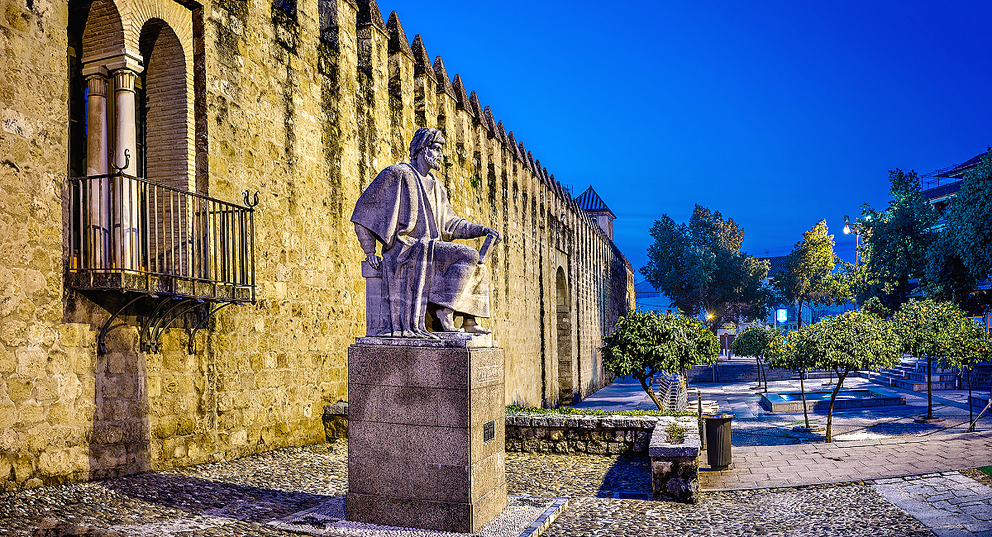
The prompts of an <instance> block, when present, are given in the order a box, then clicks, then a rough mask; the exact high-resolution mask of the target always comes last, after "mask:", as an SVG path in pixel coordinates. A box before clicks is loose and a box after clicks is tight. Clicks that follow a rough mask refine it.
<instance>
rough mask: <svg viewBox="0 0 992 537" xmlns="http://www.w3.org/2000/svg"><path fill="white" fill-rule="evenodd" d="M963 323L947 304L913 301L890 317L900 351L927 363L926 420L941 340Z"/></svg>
mask: <svg viewBox="0 0 992 537" xmlns="http://www.w3.org/2000/svg"><path fill="white" fill-rule="evenodd" d="M963 320H965V316H964V312H962V311H961V309H960V308H958V307H957V306H955V305H954V304H952V303H950V302H935V301H933V300H929V299H928V300H913V301H910V302H907V303H905V304H903V305H902V307H901V308H899V311H897V312H896V313H895V315H893V316H892V322H893V323H895V327H896V331H897V332H898V334H899V338H900V340H901V341H902V350H903V352H907V353H909V354H911V355H912V356H916V357H919V358H926V359H927V417H926V419H933V388H932V385H931V382H930V377H931V375H932V374H933V362H934V360H935V359H937V360H941V361H942V362H941V363H943V360H944V358H943V354H942V353H943V352H944V350H945V348H944V346H943V345H942V340H943V339H944V338H946V337H948V335H949V333H950V331H951V330H952V329H953V328H954V327H956V326H958V324H959V323H961V322H962V321H963Z"/></svg>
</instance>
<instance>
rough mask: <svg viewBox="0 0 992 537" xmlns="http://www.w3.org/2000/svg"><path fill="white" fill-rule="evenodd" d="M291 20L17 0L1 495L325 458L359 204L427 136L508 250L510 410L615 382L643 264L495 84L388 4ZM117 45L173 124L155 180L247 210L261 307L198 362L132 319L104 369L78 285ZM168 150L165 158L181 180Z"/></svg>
mask: <svg viewBox="0 0 992 537" xmlns="http://www.w3.org/2000/svg"><path fill="white" fill-rule="evenodd" d="M282 4H284V3H280V5H282ZM294 4H295V9H293V10H281V9H275V8H274V6H273V5H272V4H271V3H269V2H246V1H243V0H211V1H208V2H203V3H202V4H200V3H197V2H182V3H178V2H175V1H173V0H95V1H94V2H92V3H89V2H82V1H76V0H73V1H69V0H34V1H26V0H9V1H7V2H6V3H5V4H4V9H3V12H2V13H0V15H2V16H0V50H2V52H3V55H2V57H3V58H4V60H3V62H0V488H5V489H21V488H29V487H35V486H40V485H43V484H46V483H47V484H51V483H61V482H66V481H78V480H85V479H90V478H96V477H106V476H112V475H119V474H124V473H132V472H137V471H142V470H145V469H156V470H161V469H168V468H172V467H175V466H186V465H191V464H197V463H202V462H210V461H216V460H224V459H230V458H235V457H240V456H244V455H247V454H251V453H257V452H261V451H266V450H270V449H274V448H279V447H285V446H295V445H304V444H309V443H313V442H318V441H322V440H323V439H324V431H323V424H322V419H321V418H322V412H321V410H322V408H323V406H324V405H326V404H332V403H335V402H337V401H339V400H341V399H348V393H347V391H348V390H347V383H348V373H347V348H348V346H349V345H350V344H351V343H352V342H353V341H354V338H355V337H357V336H361V335H363V334H364V333H365V327H364V322H365V320H364V319H365V312H364V304H365V296H364V293H365V286H364V280H363V278H362V276H361V268H360V267H361V259H362V257H363V255H362V252H361V250H360V248H359V247H358V243H357V240H356V239H355V236H354V232H353V229H352V226H351V224H350V222H349V221H348V219H349V216H350V212H351V209H352V207H354V203H355V200H356V199H357V198H358V195H359V193H360V192H361V191H362V188H363V187H364V186H366V185H368V183H369V182H370V181H371V180H372V178H373V177H374V176H375V174H376V172H377V171H378V170H381V169H382V168H383V167H385V166H386V165H389V164H393V163H396V162H400V161H404V160H406V158H407V154H406V150H407V148H406V146H407V144H408V143H409V140H410V137H411V136H412V134H413V132H414V131H415V129H416V128H417V127H419V126H431V127H438V128H442V129H444V131H445V134H446V137H447V139H448V146H449V152H448V154H447V155H446V157H447V165H446V167H445V170H444V172H443V173H439V178H440V180H442V181H444V184H445V186H446V188H447V189H448V192H449V193H450V195H451V202H452V205H453V207H454V209H455V210H456V212H458V213H459V214H461V215H464V216H466V217H467V218H470V219H472V220H474V221H476V222H479V223H482V224H485V225H487V226H489V227H493V228H495V229H498V230H499V231H500V232H501V233H502V234H503V236H504V237H505V240H504V241H502V242H501V243H500V244H499V245H497V247H496V248H495V250H494V251H493V252H492V254H491V258H490V261H489V263H488V265H489V268H490V270H491V273H490V281H491V282H492V296H491V298H492V311H493V317H492V318H491V319H489V320H488V321H483V323H484V324H485V325H486V326H489V327H491V328H492V329H493V330H494V333H495V335H496V337H497V338H498V340H499V341H500V343H501V345H502V346H503V348H504V349H505V354H506V372H507V376H506V391H505V397H504V401H503V402H502V403H503V404H506V403H515V404H519V405H521V406H534V405H541V404H548V405H553V404H556V403H558V402H559V401H561V402H565V403H567V402H569V401H568V399H569V398H570V397H572V398H574V397H582V396H584V395H586V394H588V393H590V392H591V391H593V390H595V389H597V388H599V387H600V386H601V385H602V384H603V383H604V381H605V377H604V374H603V369H602V361H601V356H600V354H599V351H598V347H599V346H600V345H601V338H602V336H603V335H604V334H605V333H606V332H607V331H608V330H609V329H610V328H611V327H612V324H613V322H614V321H615V319H616V317H617V316H618V315H619V314H620V313H621V312H622V311H624V310H625V309H626V308H627V307H629V306H631V305H632V301H633V296H634V294H633V280H634V278H633V272H632V270H631V267H630V265H629V263H627V261H626V260H625V259H624V257H623V255H622V254H621V253H620V252H619V251H618V250H617V249H616V247H615V246H614V245H613V244H612V242H611V241H610V240H609V239H608V238H607V237H606V236H605V235H604V233H603V232H602V230H601V229H600V228H599V227H598V226H597V225H596V224H595V222H593V221H592V220H591V219H590V218H589V217H588V215H586V214H585V213H584V212H583V211H581V210H580V209H579V208H578V207H577V205H576V204H575V202H574V201H573V200H572V199H571V197H570V196H569V195H568V194H567V193H566V192H565V191H564V190H563V189H562V188H561V185H560V184H559V183H558V182H557V181H556V180H555V179H554V178H553V176H552V175H551V174H549V173H548V171H547V170H545V169H544V168H543V167H542V166H540V163H539V161H538V160H537V159H535V158H534V155H532V154H531V153H529V152H528V151H527V150H526V149H525V147H524V145H523V143H519V142H518V139H517V137H516V135H515V134H514V133H512V132H507V130H506V126H504V125H503V123H502V122H500V121H497V120H496V117H495V116H498V112H499V111H495V113H494V111H492V110H490V109H489V108H488V107H486V106H485V94H486V92H487V91H490V92H495V91H498V88H475V89H478V90H479V93H478V94H477V93H476V92H474V91H471V90H472V89H473V88H471V80H462V78H461V77H457V80H455V81H452V80H451V78H450V77H449V73H451V74H452V75H454V74H455V73H456V69H457V68H458V66H455V65H446V64H445V63H444V62H443V60H441V59H440V57H434V58H432V57H431V56H429V55H428V54H427V47H428V46H429V45H430V44H429V43H424V41H423V40H422V39H420V38H419V36H415V37H414V38H413V40H412V41H411V40H410V39H409V38H408V37H407V36H406V33H405V32H404V29H403V27H402V24H401V23H400V20H399V16H398V15H396V14H393V15H392V16H391V17H389V23H388V24H386V22H384V21H383V18H382V16H381V14H380V13H379V10H378V7H377V6H376V5H375V3H374V2H370V1H364V2H356V1H354V0H319V1H316V2H309V1H308V2H299V3H294ZM121 50H125V51H126V52H127V54H129V55H130V56H128V57H129V58H139V57H142V54H144V53H148V54H149V56H148V58H143V57H142V60H143V61H144V60H147V61H148V62H150V63H146V64H145V66H146V68H148V69H150V71H149V72H148V73H146V76H145V79H144V80H143V83H144V86H143V87H144V91H146V92H147V96H148V99H150V100H152V101H154V100H155V99H166V100H168V102H169V103H170V104H171V105H174V106H177V107H179V108H172V109H170V110H169V113H168V114H164V112H163V115H155V114H158V112H155V113H152V112H151V111H149V113H150V114H151V116H150V117H148V118H147V120H148V121H149V123H148V124H147V125H146V126H147V127H148V128H149V129H151V128H153V127H155V125H158V127H156V131H155V132H151V131H149V132H148V133H147V135H148V136H147V138H146V143H148V144H150V146H149V147H151V146H155V147H158V149H157V150H151V149H150V150H149V151H148V155H147V156H148V159H147V165H148V167H149V169H148V171H147V175H148V176H149V178H155V180H158V181H167V182H168V183H169V184H170V185H173V186H184V187H186V188H190V189H195V190H196V191H197V192H200V193H202V194H206V195H208V196H210V197H212V198H216V199H220V200H225V201H232V202H236V201H238V200H239V199H240V193H241V192H242V191H244V190H250V191H252V192H255V191H258V192H259V200H260V203H259V205H258V206H257V207H256V212H255V242H254V245H255V259H256V274H255V282H256V286H257V288H256V295H257V301H256V303H255V304H252V305H247V304H246V305H240V306H231V307H228V308H225V309H224V310H223V311H221V312H220V313H219V314H218V315H217V316H216V317H214V318H213V319H212V320H211V324H210V326H209V327H208V328H207V329H205V330H200V331H199V332H198V333H197V336H196V338H195V341H194V345H193V347H194V348H195V351H196V352H195V354H188V351H187V348H186V337H187V336H186V332H185V330H183V329H182V328H174V329H172V330H168V331H166V333H165V334H164V336H163V337H162V341H161V343H162V352H160V353H142V352H140V351H139V349H138V345H137V340H138V338H137V330H136V328H135V324H136V323H138V322H139V321H140V319H139V318H136V317H134V316H129V315H124V316H122V317H120V318H118V321H119V322H116V323H115V325H114V327H113V329H112V330H111V331H110V332H109V334H108V337H107V347H108V353H107V354H105V355H99V354H98V353H97V350H96V346H95V338H96V333H97V332H98V331H99V329H100V327H101V326H102V325H103V323H104V322H105V321H106V320H107V319H108V318H109V317H110V313H109V312H108V309H107V308H106V305H107V302H106V300H104V299H105V298H106V297H101V296H97V295H96V294H94V293H92V292H87V293H88V294H86V295H84V294H82V293H79V292H76V291H74V290H73V289H71V288H69V287H68V286H66V285H65V278H64V274H65V271H66V267H67V266H68V264H69V263H70V262H71V261H72V255H71V252H69V251H68V249H69V248H68V246H67V245H68V239H67V237H66V234H65V230H66V229H67V222H68V221H69V219H70V218H72V215H73V214H74V210H75V208H73V207H70V206H68V199H69V196H68V195H67V184H68V181H67V179H68V176H69V175H80V174H85V173H86V167H85V163H84V162H81V161H79V159H78V158H76V156H77V155H80V154H82V155H86V154H87V153H86V152H87V140H86V139H85V138H81V137H80V134H79V133H81V132H85V129H80V128H79V121H83V122H85V121H86V117H85V114H83V117H80V112H81V111H83V110H85V107H83V106H82V104H80V103H82V102H83V101H82V99H83V98H82V92H83V89H84V88H85V86H86V83H85V81H83V80H80V77H81V76H82V75H81V74H79V72H81V71H82V70H83V67H85V66H79V64H80V63H84V64H85V63H86V62H91V61H96V60H97V59H99V58H103V57H106V55H107V54H109V52H107V53H105V52H106V51H117V52H115V53H119V51H121ZM149 51H150V52H149ZM180 54H181V55H182V61H179V60H178V59H176V57H175V56H177V55H180ZM131 64H132V65H139V64H137V63H134V62H132V63H131ZM70 71H71V72H73V73H77V74H75V75H72V76H67V73H69V72H70ZM183 81H185V82H183ZM455 82H457V83H455ZM183 90H185V91H183ZM108 94H109V95H108V98H107V105H108V106H111V107H112V106H113V103H112V101H113V92H112V91H109V90H108ZM466 94H467V95H466ZM167 95H175V96H184V99H172V98H171V97H169V98H167V97H165V96H167ZM150 102H151V101H150ZM70 104H71V105H70ZM494 114H495V115H494ZM140 116H141V114H137V115H136V117H140ZM107 128H108V130H109V134H108V139H109V140H113V139H114V135H115V133H114V131H113V129H114V128H115V127H114V125H112V124H111V125H108V126H107ZM80 144H82V145H80ZM165 155H170V156H175V157H176V158H175V159H173V158H171V157H170V159H168V163H169V164H170V166H169V167H165V162H164V161H162V160H161V157H163V156H165ZM183 156H185V157H184V158H180V157H183ZM177 159H178V160H177ZM180 162H181V164H180ZM90 164H92V162H91V163H90ZM80 165H82V168H80ZM152 167H154V168H155V170H154V171H152V170H151V169H150V168H152ZM156 174H157V175H156ZM473 244H474V245H475V246H476V247H478V246H479V244H476V243H473ZM98 303H101V304H102V305H98Z"/></svg>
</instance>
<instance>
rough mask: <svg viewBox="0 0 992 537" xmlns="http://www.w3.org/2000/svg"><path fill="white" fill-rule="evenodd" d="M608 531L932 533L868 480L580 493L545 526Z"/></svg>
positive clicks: (828, 536) (871, 536)
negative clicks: (677, 499) (616, 494)
mask: <svg viewBox="0 0 992 537" xmlns="http://www.w3.org/2000/svg"><path fill="white" fill-rule="evenodd" d="M545 535H546V536H549V537H565V536H569V537H572V536H593V535H604V536H606V535H608V536H616V537H626V536H630V537H635V536H636V537H643V536H657V537H662V536H673V537H676V536H677V537H683V536H687V535H707V536H724V535H726V536H734V537H737V536H743V537H756V536H803V537H805V536H825V537H833V536H837V537H841V536H845V537H847V536H851V537H861V536H864V537H888V536H892V537H897V536H898V537H907V536H914V535H919V536H923V535H931V534H930V532H929V530H928V529H927V528H926V526H924V525H923V524H921V523H920V522H919V521H917V520H916V519H914V518H913V517H911V516H909V515H907V514H906V513H905V512H904V511H902V510H901V509H899V508H897V507H895V506H893V505H892V504H891V503H889V502H887V501H886V500H885V499H884V498H882V497H881V496H880V495H879V494H878V493H876V492H875V491H874V490H873V489H872V488H871V487H870V486H868V485H865V484H861V483H856V484H847V485H841V486H838V485H818V486H814V487H802V488H789V489H765V490H746V491H731V492H703V493H701V495H700V501H699V503H697V504H695V505H685V504H676V503H667V502H645V501H637V500H615V499H606V498H578V499H575V500H573V501H572V507H571V508H570V509H569V510H567V511H566V512H565V513H564V514H563V515H562V516H561V517H560V518H559V519H558V520H557V521H556V522H555V523H554V524H553V525H552V526H551V528H550V529H549V530H548V531H547V532H546V533H545Z"/></svg>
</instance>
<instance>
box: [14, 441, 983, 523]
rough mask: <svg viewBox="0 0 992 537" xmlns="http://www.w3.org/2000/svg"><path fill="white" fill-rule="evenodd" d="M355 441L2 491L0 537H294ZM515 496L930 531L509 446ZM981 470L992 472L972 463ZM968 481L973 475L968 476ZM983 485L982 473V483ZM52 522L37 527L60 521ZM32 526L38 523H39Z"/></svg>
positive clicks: (887, 516)
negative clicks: (674, 485) (291, 524)
mask: <svg viewBox="0 0 992 537" xmlns="http://www.w3.org/2000/svg"><path fill="white" fill-rule="evenodd" d="M346 460H347V444H346V443H345V442H338V443H335V444H318V445H314V446H309V447H304V448H288V449H281V450H277V451H273V452H270V453H265V454H261V455H256V456H253V457H246V458H244V459H239V460H236V461H231V462H225V463H215V464H205V465H201V466H197V467H193V468H187V469H184V470H181V471H176V472H168V473H165V472H162V473H150V474H144V475H138V476H129V477H122V478H115V479H109V480H106V481H101V482H96V483H85V484H77V485H66V486H54V487H45V488H40V489H33V490H30V491H24V492H18V493H4V494H0V535H19V536H21V535H33V536H39V537H40V536H49V535H52V536H54V535H87V536H99V535H103V536H118V535H128V536H131V535H134V536H170V535H177V536H179V535H182V536H189V535H211V536H220V537H234V536H247V535H260V536H290V535H296V534H294V533H289V532H286V531H281V530H278V529H275V528H272V527H271V526H269V525H267V523H268V522H271V521H273V520H277V519H281V518H284V517H286V516H287V515H289V514H291V513H298V512H299V511H302V510H305V509H309V508H311V507H313V506H316V505H319V504H322V503H325V502H327V501H329V500H332V499H334V498H340V497H341V496H342V495H343V494H344V493H345V492H346V487H347V483H346V478H347V469H346V466H347V464H346ZM506 468H507V481H508V485H509V487H508V488H509V492H510V493H511V494H528V495H534V496H546V497H548V496H557V497H560V496H568V497H571V498H572V500H571V505H570V507H569V508H568V509H567V510H566V511H565V513H564V514H563V515H562V516H561V517H560V518H559V519H558V520H557V521H556V522H555V523H554V524H553V525H552V526H551V527H550V528H549V529H548V532H547V533H546V535H554V536H591V535H616V536H628V535H629V536H635V535H636V536H645V535H651V536H655V535H657V536H663V535H673V536H675V535H677V536H680V537H681V536H684V535H691V534H698V535H728V536H730V535H744V536H748V535H754V536H759V535H797V536H807V535H808V536H838V537H839V536H848V535H851V536H860V535H865V536H869V535H870V536H872V537H881V536H889V535H891V536H896V535H928V534H929V533H928V531H929V530H928V529H927V527H926V525H924V524H923V523H921V522H919V521H918V520H916V519H914V518H913V517H911V516H909V515H908V514H906V512H905V511H903V510H901V509H899V508H897V507H895V506H894V505H893V504H892V503H890V502H889V501H887V500H886V499H885V498H884V497H883V496H882V495H881V494H879V493H878V492H877V491H876V489H875V488H873V486H872V485H871V484H870V483H867V484H866V483H862V482H854V483H846V484H834V485H817V486H809V487H798V488H771V489H762V490H737V491H724V492H705V491H704V492H701V493H700V502H699V503H697V504H695V505H683V504H674V503H663V502H654V501H643V500H637V499H630V498H637V497H644V496H645V493H646V491H647V490H648V489H649V487H650V466H649V464H648V460H647V459H646V458H643V457H634V456H621V457H607V456H579V455H551V454H525V453H508V454H507V464H506ZM969 475H975V476H977V477H978V478H979V479H989V480H990V482H992V478H989V477H988V476H985V475H984V474H981V473H979V472H972V473H969ZM959 479H960V480H961V481H960V482H961V483H963V484H964V485H965V486H966V485H967V484H968V483H971V482H972V481H969V482H965V481H964V479H965V477H964V476H960V477H959ZM974 483H977V481H974ZM56 525H59V526H58V527H56V528H52V529H50V530H41V528H44V527H48V526H56ZM36 530H38V531H37V532H36Z"/></svg>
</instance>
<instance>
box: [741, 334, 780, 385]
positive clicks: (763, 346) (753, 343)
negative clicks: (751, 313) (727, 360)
mask: <svg viewBox="0 0 992 537" xmlns="http://www.w3.org/2000/svg"><path fill="white" fill-rule="evenodd" d="M781 339H782V331H781V330H779V329H777V328H771V327H767V326H764V327H762V326H749V327H747V328H746V329H745V330H744V331H743V332H741V334H740V335H739V336H737V337H736V338H734V342H733V344H732V345H731V347H732V348H733V351H734V354H736V355H738V356H754V359H755V361H757V362H758V382H759V383H760V382H761V377H765V393H767V392H768V375H766V374H765V366H764V364H763V363H762V360H763V359H765V357H766V355H767V354H768V351H769V349H771V347H772V345H774V344H775V342H777V341H780V340H781Z"/></svg>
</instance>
